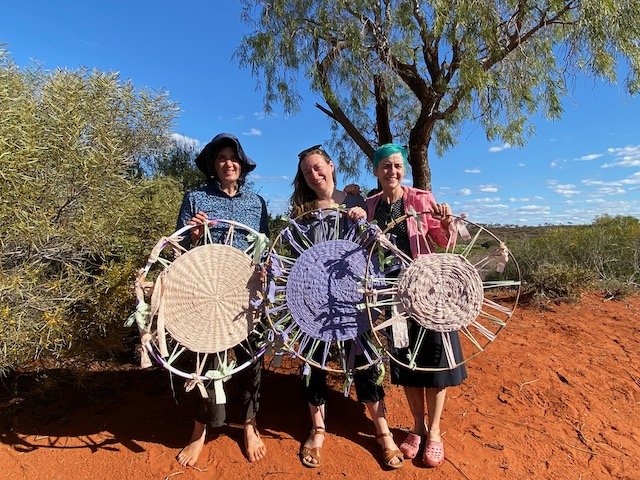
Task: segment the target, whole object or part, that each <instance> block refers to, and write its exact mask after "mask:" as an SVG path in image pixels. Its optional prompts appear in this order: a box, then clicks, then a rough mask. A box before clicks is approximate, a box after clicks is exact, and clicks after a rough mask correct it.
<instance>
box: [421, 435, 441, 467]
mask: <svg viewBox="0 0 640 480" xmlns="http://www.w3.org/2000/svg"><path fill="white" fill-rule="evenodd" d="M422 461H423V462H424V464H425V465H426V466H427V467H439V466H440V465H442V464H443V463H444V445H443V444H442V442H436V441H434V440H429V441H428V442H427V446H426V447H425V448H424V452H423V453H422Z"/></svg>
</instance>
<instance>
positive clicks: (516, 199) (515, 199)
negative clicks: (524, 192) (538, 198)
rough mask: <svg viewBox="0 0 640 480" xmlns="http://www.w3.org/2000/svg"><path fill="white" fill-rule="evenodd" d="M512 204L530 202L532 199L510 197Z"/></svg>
mask: <svg viewBox="0 0 640 480" xmlns="http://www.w3.org/2000/svg"><path fill="white" fill-rule="evenodd" d="M509 201H510V202H529V201H531V199H530V198H529V197H520V198H518V197H509Z"/></svg>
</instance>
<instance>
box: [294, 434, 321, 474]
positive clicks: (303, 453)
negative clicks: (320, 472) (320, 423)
mask: <svg viewBox="0 0 640 480" xmlns="http://www.w3.org/2000/svg"><path fill="white" fill-rule="evenodd" d="M324 433H325V429H324V428H322V427H314V428H312V429H311V435H322V436H323V437H324ZM321 449H322V447H305V446H304V445H303V446H302V450H300V461H301V462H302V464H303V465H304V466H305V467H309V468H318V467H319V466H320V465H321V461H320V450H321ZM307 457H310V458H311V459H312V460H314V462H312V461H309V460H307Z"/></svg>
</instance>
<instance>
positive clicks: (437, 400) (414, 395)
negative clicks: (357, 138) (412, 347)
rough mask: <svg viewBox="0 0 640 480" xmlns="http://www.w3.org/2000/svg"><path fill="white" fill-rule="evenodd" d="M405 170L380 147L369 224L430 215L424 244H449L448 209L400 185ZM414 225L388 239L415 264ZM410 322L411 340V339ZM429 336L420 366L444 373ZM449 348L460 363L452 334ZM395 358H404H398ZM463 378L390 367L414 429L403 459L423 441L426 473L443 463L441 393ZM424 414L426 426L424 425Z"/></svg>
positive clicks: (391, 151)
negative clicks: (416, 214) (414, 214)
mask: <svg viewBox="0 0 640 480" xmlns="http://www.w3.org/2000/svg"><path fill="white" fill-rule="evenodd" d="M406 170H407V149H406V148H404V147H402V146H400V145H397V144H394V143H387V144H385V145H382V146H381V147H379V148H378V149H377V150H376V152H375V154H374V157H373V174H374V175H375V176H376V177H377V179H378V182H379V184H380V187H381V188H382V191H381V192H379V193H377V194H375V195H373V196H371V197H369V198H367V200H366V203H367V211H368V218H369V220H370V221H373V220H375V221H376V222H377V223H378V226H379V227H380V228H381V229H385V228H386V226H387V225H388V224H389V223H391V222H392V221H393V220H395V219H396V218H399V217H402V216H403V215H405V214H407V213H408V212H409V211H411V209H413V210H415V211H416V212H419V213H420V212H426V211H430V212H432V214H431V215H428V216H427V221H426V226H427V229H428V237H429V238H428V240H427V241H428V242H434V243H436V244H438V245H440V246H441V247H444V246H446V245H447V241H448V239H449V228H448V227H449V221H450V218H451V217H450V216H451V209H450V207H449V205H447V204H446V203H439V204H438V203H436V202H435V199H434V197H433V195H432V193H431V192H428V191H425V190H419V189H416V188H411V187H407V186H403V185H402V180H403V179H404V176H405V172H406ZM417 230H418V227H417V222H416V220H415V219H414V218H413V217H408V218H407V220H406V221H404V222H400V223H398V224H396V225H395V226H394V227H393V228H392V230H391V233H392V234H393V235H394V236H395V238H396V245H397V246H398V248H400V249H401V250H402V251H404V253H406V254H407V255H409V256H410V257H412V258H415V257H416V256H417V255H418V253H419V250H420V247H419V246H418V244H419V243H420V242H421V239H420V238H419V237H418V233H417ZM412 326H413V322H410V326H409V335H410V338H411V337H412V335H413V334H414V333H415V332H414V330H413V329H412ZM430 333H433V335H430V334H428V335H427V337H426V338H425V341H424V342H423V343H422V347H421V349H420V352H419V353H418V356H419V360H418V363H419V364H420V365H421V366H424V367H426V366H432V367H446V365H447V364H446V358H445V355H444V354H443V351H444V350H443V345H442V339H441V336H440V335H436V334H435V332H430ZM450 338H451V342H452V347H453V350H454V355H455V356H456V359H457V360H459V359H461V358H462V350H461V347H460V342H459V339H458V335H457V332H451V337H450ZM397 355H398V356H402V355H403V353H401V352H399V353H398V354H397ZM466 377H467V371H466V369H465V367H464V365H461V366H459V367H457V368H454V369H452V370H444V371H415V370H410V369H408V368H405V367H403V366H401V365H398V364H396V363H393V364H392V365H391V383H393V384H394V385H402V386H403V387H404V391H405V396H406V397H407V403H408V404H409V409H410V410H411V414H412V415H413V418H414V428H413V431H412V432H409V434H408V435H407V438H406V439H405V440H404V441H403V442H402V443H401V444H400V450H402V452H403V454H404V456H405V458H415V457H416V456H417V455H418V452H419V451H420V447H421V444H422V442H423V439H425V440H426V445H424V450H423V454H422V461H423V462H424V463H425V465H427V466H429V467H437V466H440V465H442V463H443V462H444V446H443V444H442V439H441V437H440V417H441V415H442V412H443V409H444V402H445V397H446V387H449V386H455V385H460V384H461V383H462V382H463V381H464V379H465V378H466ZM425 414H426V416H427V418H428V421H427V422H425Z"/></svg>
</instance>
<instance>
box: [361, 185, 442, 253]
mask: <svg viewBox="0 0 640 480" xmlns="http://www.w3.org/2000/svg"><path fill="white" fill-rule="evenodd" d="M402 190H403V192H404V193H403V195H402V201H403V203H404V212H405V213H409V212H410V211H411V209H412V208H413V210H415V211H416V213H421V212H430V211H431V204H432V203H436V199H435V198H434V196H433V194H432V193H431V192H428V191H426V190H419V189H417V188H413V187H405V186H403V187H402ZM381 198H382V192H380V193H377V194H375V195H373V196H371V197H369V198H367V199H366V203H367V218H368V219H369V220H372V219H373V215H374V213H375V211H376V207H377V206H378V203H380V199H381ZM420 220H421V222H422V228H423V229H424V228H425V225H426V227H427V234H428V237H429V238H427V235H424V234H423V235H418V222H417V221H416V217H413V216H409V217H407V233H408V235H409V245H410V246H411V256H413V257H414V258H415V257H417V256H418V253H421V254H424V253H431V252H433V251H434V246H433V242H435V243H437V244H438V245H440V246H441V247H446V246H447V242H448V241H449V231H448V230H447V229H445V228H442V224H441V223H440V220H437V219H435V218H433V217H432V216H431V214H430V213H427V214H423V215H420Z"/></svg>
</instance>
